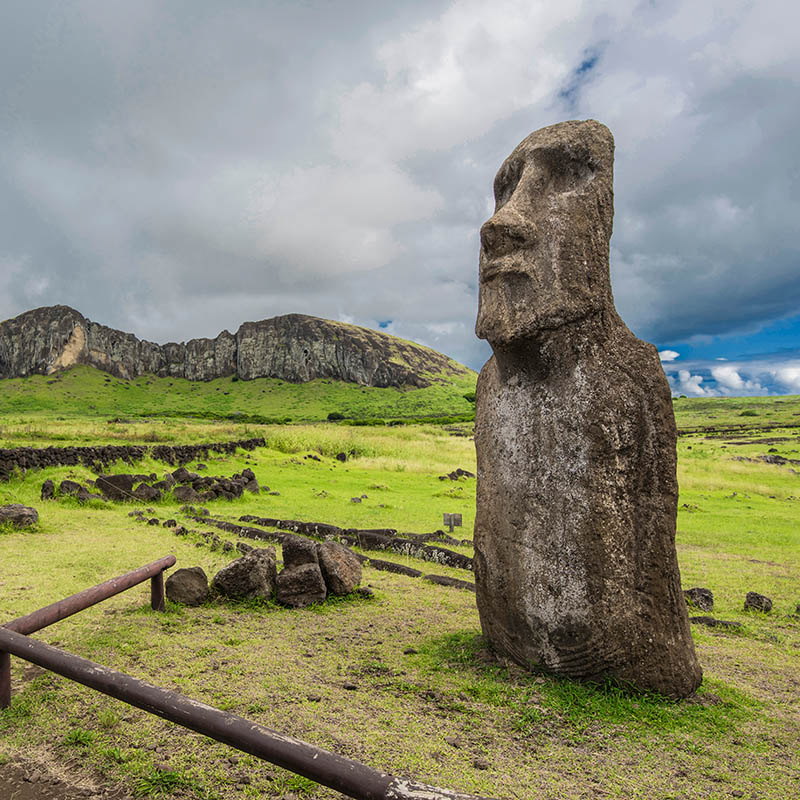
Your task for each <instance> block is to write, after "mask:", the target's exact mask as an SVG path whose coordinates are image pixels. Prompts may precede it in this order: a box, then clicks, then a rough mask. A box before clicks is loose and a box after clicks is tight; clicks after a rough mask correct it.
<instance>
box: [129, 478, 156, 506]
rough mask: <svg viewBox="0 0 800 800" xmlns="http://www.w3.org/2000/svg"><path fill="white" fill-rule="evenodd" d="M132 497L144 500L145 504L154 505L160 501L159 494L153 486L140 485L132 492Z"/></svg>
mask: <svg viewBox="0 0 800 800" xmlns="http://www.w3.org/2000/svg"><path fill="white" fill-rule="evenodd" d="M133 496H134V497H135V498H136V499H137V500H144V501H145V502H146V503H155V502H156V501H157V500H160V499H161V492H160V491H159V490H158V489H156V487H155V486H148V484H146V483H140V484H139V485H138V486H137V487H136V489H135V490H134V491H133Z"/></svg>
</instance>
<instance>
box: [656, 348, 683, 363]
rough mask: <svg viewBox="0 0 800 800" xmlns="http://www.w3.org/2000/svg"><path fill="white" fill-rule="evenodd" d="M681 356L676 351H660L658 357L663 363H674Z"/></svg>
mask: <svg viewBox="0 0 800 800" xmlns="http://www.w3.org/2000/svg"><path fill="white" fill-rule="evenodd" d="M679 355H680V353H679V352H677V351H676V350H659V351H658V357H659V358H660V359H661V360H662V361H674V360H675V359H676V358H678V356H679Z"/></svg>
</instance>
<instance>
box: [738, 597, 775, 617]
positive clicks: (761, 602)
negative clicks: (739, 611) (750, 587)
mask: <svg viewBox="0 0 800 800" xmlns="http://www.w3.org/2000/svg"><path fill="white" fill-rule="evenodd" d="M744 610H745V611H762V612H763V613H765V614H768V613H769V612H770V611H772V600H770V599H769V597H766V596H765V595H763V594H759V593H758V592H748V593H747V597H746V598H745V600H744Z"/></svg>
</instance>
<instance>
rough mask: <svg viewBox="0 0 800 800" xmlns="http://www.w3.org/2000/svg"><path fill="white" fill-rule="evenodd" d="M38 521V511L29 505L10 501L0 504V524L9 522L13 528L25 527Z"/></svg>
mask: <svg viewBox="0 0 800 800" xmlns="http://www.w3.org/2000/svg"><path fill="white" fill-rule="evenodd" d="M38 521H39V512H38V511H37V510H36V509H35V508H31V507H30V506H23V505H21V504H20V503H11V504H9V505H6V506H0V525H2V524H8V523H10V524H11V525H13V526H14V527H15V528H27V527H29V526H31V525H35V524H36V523H37V522H38Z"/></svg>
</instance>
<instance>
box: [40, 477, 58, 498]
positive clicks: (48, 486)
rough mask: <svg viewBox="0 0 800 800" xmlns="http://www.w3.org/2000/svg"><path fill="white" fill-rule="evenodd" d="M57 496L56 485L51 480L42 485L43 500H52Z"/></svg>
mask: <svg viewBox="0 0 800 800" xmlns="http://www.w3.org/2000/svg"><path fill="white" fill-rule="evenodd" d="M55 495H56V485H55V484H54V483H53V481H51V480H50V479H49V478H48V479H47V480H46V481H45V482H44V483H43V484H42V500H52V499H53V498H54V497H55Z"/></svg>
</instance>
